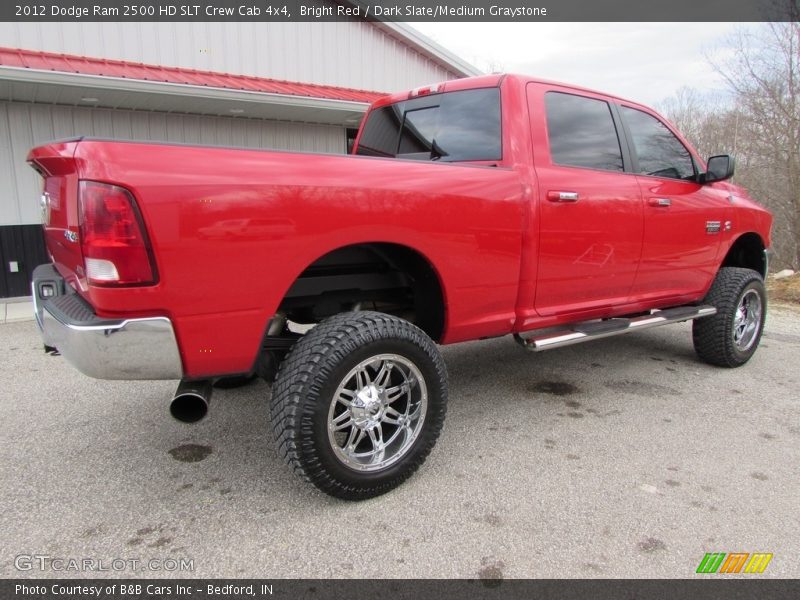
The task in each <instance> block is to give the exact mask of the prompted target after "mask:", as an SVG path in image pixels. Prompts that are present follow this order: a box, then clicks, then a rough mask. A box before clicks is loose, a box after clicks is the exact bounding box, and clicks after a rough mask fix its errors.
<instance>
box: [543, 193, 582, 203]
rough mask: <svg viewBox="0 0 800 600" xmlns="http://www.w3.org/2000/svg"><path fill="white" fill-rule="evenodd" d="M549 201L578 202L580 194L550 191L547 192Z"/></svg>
mask: <svg viewBox="0 0 800 600" xmlns="http://www.w3.org/2000/svg"><path fill="white" fill-rule="evenodd" d="M547 199H548V200H550V202H577V201H578V192H558V191H550V192H547Z"/></svg>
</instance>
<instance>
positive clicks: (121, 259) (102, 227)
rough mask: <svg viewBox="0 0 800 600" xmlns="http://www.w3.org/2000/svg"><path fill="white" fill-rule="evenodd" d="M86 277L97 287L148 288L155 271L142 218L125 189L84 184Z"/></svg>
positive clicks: (81, 208) (80, 199)
mask: <svg viewBox="0 0 800 600" xmlns="http://www.w3.org/2000/svg"><path fill="white" fill-rule="evenodd" d="M78 211H79V218H80V227H81V250H82V251H83V260H84V266H85V268H86V277H87V278H88V279H89V282H90V283H92V284H94V285H147V284H153V283H155V282H156V269H155V264H154V263H153V260H152V250H151V248H150V242H149V240H148V239H147V233H146V232H145V229H144V225H143V223H142V217H141V215H140V214H139V211H138V210H137V208H136V202H135V200H134V199H133V196H132V195H131V193H130V192H129V191H128V190H126V189H125V188H121V187H119V186H116V185H110V184H108V183H100V182H97V181H81V182H80V189H79V195H78Z"/></svg>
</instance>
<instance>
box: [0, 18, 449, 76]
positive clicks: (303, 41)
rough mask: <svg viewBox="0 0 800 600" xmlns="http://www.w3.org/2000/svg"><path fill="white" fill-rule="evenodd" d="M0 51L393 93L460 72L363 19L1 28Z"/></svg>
mask: <svg viewBox="0 0 800 600" xmlns="http://www.w3.org/2000/svg"><path fill="white" fill-rule="evenodd" d="M0 46H6V47H12V48H26V49H30V50H43V51H47V52H56V53H65V54H76V55H81V56H93V57H102V58H109V59H118V60H126V61H132V62H143V63H148V64H154V65H163V66H172V67H182V68H189V69H200V70H206V71H218V72H223V73H234V74H237V75H252V76H255V77H268V78H273V79H286V80H290V81H300V82H307V83H319V84H326V85H335V86H341V87H351V88H358V89H366V90H374V91H381V92H395V91H399V90H403V89H408V88H413V87H417V86H420V85H425V84H428V83H435V82H438V81H444V80H446V79H453V78H454V77H456V76H457V75H456V74H455V73H454V72H451V71H448V70H447V69H445V68H444V67H442V66H440V65H438V64H436V63H434V62H433V61H432V60H430V59H429V58H427V57H425V56H423V55H421V54H420V53H419V52H417V51H416V50H413V49H411V48H409V47H408V46H407V45H405V44H403V43H401V42H399V41H397V40H396V39H394V38H393V37H391V36H390V35H388V34H387V33H385V32H384V31H382V30H380V29H378V28H377V27H375V26H374V25H371V24H369V23H365V22H358V21H352V22H350V21H348V22H341V23H322V22H315V23H253V22H243V23H202V22H197V23H89V22H85V23H84V22H78V23H10V22H4V23H0Z"/></svg>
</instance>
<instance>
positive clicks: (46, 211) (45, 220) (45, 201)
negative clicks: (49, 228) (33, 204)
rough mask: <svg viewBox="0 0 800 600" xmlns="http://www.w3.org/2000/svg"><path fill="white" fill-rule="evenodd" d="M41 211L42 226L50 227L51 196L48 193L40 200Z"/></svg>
mask: <svg viewBox="0 0 800 600" xmlns="http://www.w3.org/2000/svg"><path fill="white" fill-rule="evenodd" d="M39 209H40V210H41V213H42V224H43V225H50V194H48V193H47V192H44V193H43V194H42V196H41V197H40V198H39Z"/></svg>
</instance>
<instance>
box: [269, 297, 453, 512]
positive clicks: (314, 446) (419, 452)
mask: <svg viewBox="0 0 800 600" xmlns="http://www.w3.org/2000/svg"><path fill="white" fill-rule="evenodd" d="M387 353H391V355H393V356H399V357H402V358H403V359H404V360H407V361H409V362H411V363H413V365H414V366H415V367H416V368H417V369H418V372H419V373H420V374H421V375H422V378H423V380H424V385H425V387H426V389H427V409H426V412H425V414H424V418H423V419H422V421H421V425H419V429H418V433H417V435H416V438H415V439H414V441H413V442H411V443H409V444H408V445H407V446H406V448H407V449H406V450H405V451H404V454H402V455H401V456H400V458H399V459H397V461H396V462H395V463H393V464H391V465H389V466H387V467H386V468H380V470H376V471H370V472H359V471H357V470H355V469H354V468H351V467H349V466H346V465H345V464H344V462H342V460H341V459H340V458H339V457H337V454H336V450H335V449H334V446H333V444H332V442H331V441H330V440H329V433H328V429H329V426H330V423H329V416H330V415H329V410H330V407H331V404H332V401H333V397H334V394H336V392H337V389H339V387H340V385H341V384H342V382H343V380H344V378H346V377H347V374H348V373H350V372H351V370H352V369H354V368H355V367H356V366H357V365H359V364H360V363H361V362H362V361H365V360H368V359H370V358H371V357H372V356H378V355H386V354H387ZM446 407H447V371H446V368H445V364H444V361H443V360H442V357H441V355H440V354H439V351H438V349H437V347H436V345H435V344H434V343H433V341H432V340H431V339H430V338H429V337H428V336H427V335H425V333H424V332H423V331H422V330H420V329H419V328H417V327H416V326H414V325H412V324H411V323H409V322H408V321H404V320H403V319H400V318H398V317H394V316H391V315H386V314H382V313H377V312H370V311H359V312H350V313H342V314H339V315H336V316H334V317H331V318H329V319H327V320H325V321H323V322H321V323H320V324H319V325H317V326H316V327H314V328H313V329H312V330H311V331H309V332H308V333H307V334H306V335H304V336H303V338H301V339H300V341H298V342H297V343H296V344H295V345H294V346H293V347H292V350H291V351H290V353H289V354H288V356H287V357H286V359H285V360H284V361H283V363H282V364H281V365H280V368H279V370H278V374H277V377H276V380H275V384H274V385H273V388H272V400H271V406H270V418H271V421H272V429H273V432H274V435H275V440H276V443H277V446H278V452H279V454H280V455H281V456H283V458H284V459H285V460H286V462H287V463H288V464H289V466H290V467H291V468H292V469H293V470H294V472H295V473H296V474H298V475H299V476H300V477H302V478H303V479H305V480H307V481H309V482H310V483H312V484H314V485H315V486H316V487H317V488H319V489H320V490H322V491H323V492H325V493H327V494H329V495H331V496H334V497H337V498H342V499H345V500H363V499H366V498H371V497H374V496H378V495H380V494H384V493H386V492H388V491H390V490H392V489H393V488H395V487H397V486H398V485H400V484H401V483H403V482H404V481H405V480H406V479H408V477H410V476H411V475H412V474H413V473H414V472H415V471H416V470H417V469H418V468H419V467H420V465H422V463H423V462H424V461H425V459H426V458H427V456H428V454H429V453H430V452H431V450H432V448H433V446H434V444H435V443H436V440H437V438H438V437H439V433H440V432H441V429H442V425H443V424H444V418H445V412H446Z"/></svg>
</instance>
